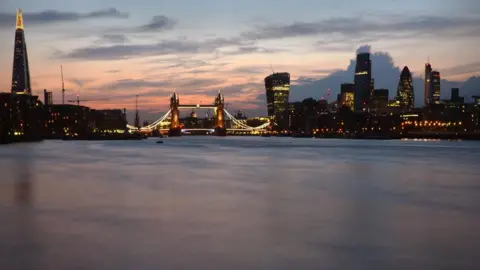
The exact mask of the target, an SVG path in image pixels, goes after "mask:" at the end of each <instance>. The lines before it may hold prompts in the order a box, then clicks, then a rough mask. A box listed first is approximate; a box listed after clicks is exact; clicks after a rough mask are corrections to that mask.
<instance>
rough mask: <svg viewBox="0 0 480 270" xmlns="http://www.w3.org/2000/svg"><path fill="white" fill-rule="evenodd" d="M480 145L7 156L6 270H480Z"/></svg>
mask: <svg viewBox="0 0 480 270" xmlns="http://www.w3.org/2000/svg"><path fill="white" fill-rule="evenodd" d="M479 160H480V143H478V142H449V141H362V140H328V139H292V138H261V137H251V138H249V137H226V138H218V137H182V138H168V139H164V144H156V143H155V140H153V139H149V140H143V141H118V142H114V141H100V142H93V141H44V142H40V143H29V144H12V145H6V146H0V179H1V180H0V269H15V270H16V269H48V270H50V269H60V270H62V269H102V270H105V269H112V270H113V269H115V270H121V269H132V270H140V269H338V270H340V269H341V270H345V269H480V256H479V255H480V167H479Z"/></svg>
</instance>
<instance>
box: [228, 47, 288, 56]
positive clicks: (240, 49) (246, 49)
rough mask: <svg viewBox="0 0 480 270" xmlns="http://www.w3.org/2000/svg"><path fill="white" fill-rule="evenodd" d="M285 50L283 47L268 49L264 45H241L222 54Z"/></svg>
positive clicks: (263, 52) (264, 52)
mask: <svg viewBox="0 0 480 270" xmlns="http://www.w3.org/2000/svg"><path fill="white" fill-rule="evenodd" d="M284 51H285V50H282V49H273V48H270V49H267V48H263V47H258V46H241V47H238V48H237V49H236V50H235V51H227V52H222V53H221V54H223V55H242V54H254V53H262V54H266V53H278V52H284Z"/></svg>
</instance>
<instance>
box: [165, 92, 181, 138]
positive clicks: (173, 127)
mask: <svg viewBox="0 0 480 270" xmlns="http://www.w3.org/2000/svg"><path fill="white" fill-rule="evenodd" d="M179 105H180V100H179V98H178V96H177V93H176V92H173V94H172V96H171V97H170V114H171V119H170V129H169V130H168V136H169V137H178V136H181V135H182V128H181V127H180V111H179V109H178V106H179Z"/></svg>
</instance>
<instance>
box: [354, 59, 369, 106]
mask: <svg viewBox="0 0 480 270" xmlns="http://www.w3.org/2000/svg"><path fill="white" fill-rule="evenodd" d="M371 91H372V62H371V60H370V53H360V54H358V55H357V64H356V67H355V90H354V109H355V111H364V110H365V109H366V108H367V106H368V104H369V101H370V99H371V96H372V94H371Z"/></svg>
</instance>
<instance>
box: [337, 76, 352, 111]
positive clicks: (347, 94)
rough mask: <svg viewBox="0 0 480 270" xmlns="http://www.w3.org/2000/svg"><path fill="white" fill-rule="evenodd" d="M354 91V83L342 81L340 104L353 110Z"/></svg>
mask: <svg viewBox="0 0 480 270" xmlns="http://www.w3.org/2000/svg"><path fill="white" fill-rule="evenodd" d="M354 91H355V85H354V84H353V83H342V85H341V88H340V106H344V107H347V108H349V109H350V110H352V111H353V109H354V100H355V96H354Z"/></svg>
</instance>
